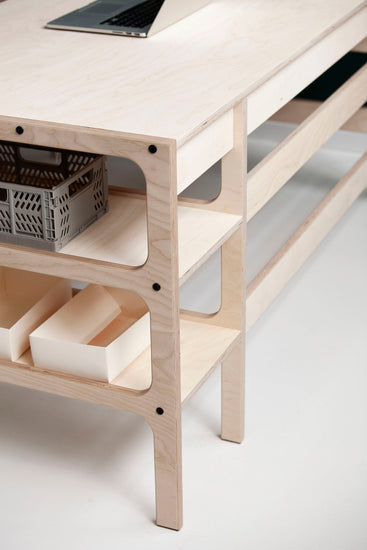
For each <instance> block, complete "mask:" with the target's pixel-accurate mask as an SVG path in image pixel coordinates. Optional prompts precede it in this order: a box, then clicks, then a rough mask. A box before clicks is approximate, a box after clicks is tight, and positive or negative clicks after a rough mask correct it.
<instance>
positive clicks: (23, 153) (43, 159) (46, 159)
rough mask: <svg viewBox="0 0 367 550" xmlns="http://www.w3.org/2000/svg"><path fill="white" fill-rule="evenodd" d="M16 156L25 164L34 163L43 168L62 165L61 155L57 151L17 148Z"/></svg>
mask: <svg viewBox="0 0 367 550" xmlns="http://www.w3.org/2000/svg"><path fill="white" fill-rule="evenodd" d="M18 154H19V156H20V158H21V159H22V160H23V161H25V162H36V163H37V164H44V165H45V166H60V165H61V164H62V154H61V153H60V152H58V151H47V150H44V149H32V148H31V147H19V149H18Z"/></svg>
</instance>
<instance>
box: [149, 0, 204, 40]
mask: <svg viewBox="0 0 367 550" xmlns="http://www.w3.org/2000/svg"><path fill="white" fill-rule="evenodd" d="M210 1H211V0H165V1H164V2H163V6H162V7H161V9H160V10H159V12H158V14H157V17H156V18H155V20H154V22H153V24H152V26H151V27H150V29H149V31H148V36H152V35H153V34H156V33H157V32H159V31H161V30H163V29H165V28H166V27H169V26H170V25H172V24H173V23H176V21H179V20H180V19H183V18H184V17H186V16H187V15H190V14H191V13H194V12H195V11H197V10H199V9H200V8H202V7H204V6H206V5H207V4H209V2H210Z"/></svg>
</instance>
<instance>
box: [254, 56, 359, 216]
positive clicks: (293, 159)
mask: <svg viewBox="0 0 367 550" xmlns="http://www.w3.org/2000/svg"><path fill="white" fill-rule="evenodd" d="M366 99H367V64H366V65H365V66H364V67H362V68H361V69H360V70H359V71H358V72H357V73H356V74H355V75H353V76H352V77H351V78H350V79H349V80H348V81H347V82H345V84H343V85H342V86H341V87H340V88H339V89H338V90H337V91H336V92H335V93H334V94H332V96H330V97H329V99H327V100H326V101H325V102H324V103H322V104H321V105H320V107H319V108H318V109H316V110H315V111H314V112H313V113H312V114H311V115H310V116H309V117H308V118H307V119H306V120H304V121H303V122H302V123H301V124H300V125H299V126H298V127H297V128H296V129H295V130H294V131H293V132H292V133H291V134H290V135H289V136H287V137H286V139H284V140H283V141H282V142H281V143H280V144H279V145H278V146H277V147H276V148H275V149H274V150H273V151H272V152H271V153H269V155H267V156H266V157H265V158H264V159H263V160H262V161H261V162H259V164H257V165H256V166H255V168H253V169H252V170H251V172H250V173H249V176H248V204H247V217H248V219H249V220H250V219H251V218H252V217H253V216H254V215H255V214H256V213H257V212H258V211H259V210H260V208H262V207H263V206H264V205H265V204H266V203H267V202H268V200H270V199H271V198H272V196H273V195H275V193H276V192H277V191H279V189H281V187H282V186H283V185H284V184H285V183H286V182H287V181H288V180H289V179H290V178H291V177H292V176H293V175H294V174H295V173H296V172H297V170H299V169H300V168H301V167H302V166H303V165H304V164H305V162H306V161H307V160H309V159H310V158H311V156H312V155H313V154H314V153H315V152H316V151H317V150H318V149H319V148H320V147H321V146H322V145H323V144H324V143H325V142H326V141H327V140H328V139H329V138H330V137H331V136H332V135H333V134H334V133H335V132H336V131H337V130H338V129H339V128H340V127H341V126H342V125H343V124H344V123H345V122H346V121H347V120H348V119H349V118H350V117H351V116H352V115H353V114H354V113H355V112H356V111H357V110H358V109H359V108H360V107H361V106H362V105H363V104H364V102H365V101H366Z"/></svg>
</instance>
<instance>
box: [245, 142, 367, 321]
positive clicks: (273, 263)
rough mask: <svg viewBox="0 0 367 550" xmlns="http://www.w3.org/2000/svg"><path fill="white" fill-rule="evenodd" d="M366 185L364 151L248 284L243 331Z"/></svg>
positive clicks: (366, 160) (366, 159) (282, 286)
mask: <svg viewBox="0 0 367 550" xmlns="http://www.w3.org/2000/svg"><path fill="white" fill-rule="evenodd" d="M366 186H367V153H366V154H365V155H364V156H363V157H362V158H361V159H360V160H359V161H358V162H357V163H356V165H355V166H354V167H353V168H352V169H351V170H350V171H349V172H348V174H346V176H345V177H344V178H343V179H342V180H341V181H340V182H339V183H338V184H337V185H336V186H335V187H334V189H333V190H332V191H331V192H330V193H329V194H328V195H327V197H326V198H325V199H324V200H323V201H322V203H321V204H320V205H319V206H318V207H317V208H316V209H315V210H314V212H313V213H312V214H311V215H310V216H309V218H308V219H307V220H306V221H305V222H304V223H303V224H302V225H301V227H300V228H299V229H298V230H297V231H296V232H295V234H294V235H293V236H292V237H291V238H290V239H289V241H288V242H287V243H286V244H285V245H284V246H283V247H282V248H281V250H280V251H279V252H278V253H277V254H276V255H275V256H274V257H273V258H272V259H271V260H270V262H269V263H268V264H267V265H266V266H265V267H264V269H263V270H262V271H261V272H260V273H259V275H257V277H255V279H254V280H253V281H252V282H251V283H250V285H249V287H248V291H247V330H248V329H250V328H251V327H252V326H253V325H254V323H255V322H256V321H257V319H258V318H259V317H260V316H261V314H262V313H263V312H264V311H265V309H266V308H267V307H268V306H269V305H270V304H271V302H272V301H273V300H274V299H275V298H276V296H277V295H278V294H279V292H280V291H281V290H282V289H283V288H284V286H285V285H286V284H287V283H288V281H289V280H290V279H291V278H292V276H293V275H294V274H295V273H296V272H297V271H298V269H299V268H300V267H301V266H302V264H303V263H304V262H305V261H306V259H307V258H308V257H309V256H310V254H311V253H312V252H313V251H314V250H315V248H316V247H317V246H318V245H319V244H320V242H321V241H322V240H323V239H324V237H325V236H326V235H327V233H328V232H329V231H330V230H331V229H332V228H333V227H334V225H335V224H336V223H337V221H338V220H339V219H340V218H341V217H342V216H343V214H344V213H345V212H346V211H347V210H348V208H349V207H350V206H351V204H352V203H353V202H354V201H355V200H356V199H357V197H358V196H359V195H360V194H361V193H362V191H363V190H364V189H365V188H366Z"/></svg>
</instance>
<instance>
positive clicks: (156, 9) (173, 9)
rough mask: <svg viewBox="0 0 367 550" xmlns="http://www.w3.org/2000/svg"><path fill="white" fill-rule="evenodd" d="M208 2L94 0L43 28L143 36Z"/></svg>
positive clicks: (204, 0)
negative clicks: (94, 0)
mask: <svg viewBox="0 0 367 550" xmlns="http://www.w3.org/2000/svg"><path fill="white" fill-rule="evenodd" d="M209 2H210V0H97V1H96V2H92V3H91V4H88V5H87V6H84V7H82V8H80V9H78V10H75V11H72V12H70V13H68V14H66V15H64V16H62V17H59V18H58V19H54V20H53V21H50V22H49V23H47V25H46V27H47V28H50V29H67V30H74V31H86V32H98V33H106V34H120V35H123V36H136V37H140V38H141V37H143V38H146V37H147V36H152V35H153V34H156V33H157V32H159V31H161V30H162V29H164V28H166V27H168V26H169V25H172V23H175V22H176V21H179V20H180V19H182V18H184V17H186V16H187V15H189V14H191V13H193V12H195V11H197V10H198V9H199V8H202V7H203V6H205V5H206V4H209Z"/></svg>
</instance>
